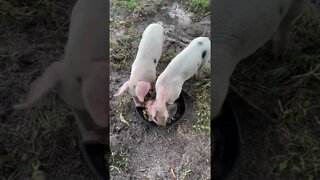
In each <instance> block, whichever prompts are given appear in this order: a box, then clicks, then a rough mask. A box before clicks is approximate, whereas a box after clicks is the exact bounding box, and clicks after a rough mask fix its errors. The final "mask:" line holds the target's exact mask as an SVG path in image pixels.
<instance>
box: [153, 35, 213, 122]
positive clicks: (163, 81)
mask: <svg viewBox="0 0 320 180" xmlns="http://www.w3.org/2000/svg"><path fill="white" fill-rule="evenodd" d="M210 52H211V50H210V40H209V38H208V37H198V38H195V39H193V40H192V41H191V42H190V44H189V45H188V46H187V47H186V48H185V49H184V50H183V51H182V52H180V53H179V54H178V55H177V56H176V57H175V58H174V59H173V60H172V61H171V62H170V63H169V65H168V66H167V67H166V69H165V70H164V71H163V72H162V73H161V74H160V76H159V77H158V79H157V81H156V85H155V88H156V94H157V95H156V99H155V101H152V100H150V101H148V102H147V110H148V113H149V115H150V116H151V118H153V120H154V121H155V122H156V123H157V125H158V126H165V125H166V123H167V120H168V117H169V113H168V109H169V111H171V109H173V108H174V102H175V101H176V100H177V99H178V98H179V95H180V93H181V90H182V85H183V84H184V82H185V81H186V80H188V79H189V78H191V77H192V76H193V75H195V74H198V76H199V75H200V71H201V70H202V68H203V67H204V66H205V65H206V64H209V62H210ZM167 104H168V109H167Z"/></svg>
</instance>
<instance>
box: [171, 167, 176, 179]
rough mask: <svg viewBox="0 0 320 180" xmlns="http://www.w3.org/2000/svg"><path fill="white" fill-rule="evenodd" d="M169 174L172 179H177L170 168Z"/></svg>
mask: <svg viewBox="0 0 320 180" xmlns="http://www.w3.org/2000/svg"><path fill="white" fill-rule="evenodd" d="M170 175H171V177H172V179H177V177H176V175H175V174H174V172H173V169H172V168H171V169H170Z"/></svg>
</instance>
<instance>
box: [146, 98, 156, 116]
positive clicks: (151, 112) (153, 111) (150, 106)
mask: <svg viewBox="0 0 320 180" xmlns="http://www.w3.org/2000/svg"><path fill="white" fill-rule="evenodd" d="M146 106H147V110H148V114H149V115H151V116H152V117H153V118H154V117H155V116H156V109H155V101H152V100H149V101H148V102H147V103H146Z"/></svg>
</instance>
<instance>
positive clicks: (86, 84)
mask: <svg viewBox="0 0 320 180" xmlns="http://www.w3.org/2000/svg"><path fill="white" fill-rule="evenodd" d="M70 19H71V20H70V27H69V36H68V41H67V44H66V47H65V54H64V56H63V58H62V60H61V61H57V62H54V63H52V64H51V65H50V66H49V67H48V68H47V69H46V70H45V71H44V73H43V74H42V75H41V76H40V77H39V78H37V79H36V80H35V81H33V82H32V84H31V87H30V89H29V91H28V94H27V98H26V100H25V101H23V102H21V103H20V104H17V105H15V106H14V107H15V108H16V109H25V108H30V107H33V106H34V105H35V104H36V103H37V102H39V100H40V99H41V98H42V97H44V96H45V95H46V94H47V93H48V92H49V91H50V90H53V89H56V90H57V91H58V93H59V95H60V97H61V98H62V99H63V101H64V102H65V103H66V104H67V105H68V106H69V107H70V108H71V109H72V110H73V112H74V113H75V116H76V120H77V123H78V126H79V128H80V132H81V135H82V138H83V141H99V142H101V143H106V141H107V138H106V137H107V135H106V132H107V130H108V112H107V107H108V103H107V94H108V91H109V87H108V66H107V47H108V44H107V42H108V36H107V32H108V31H107V26H106V22H107V20H108V16H107V7H106V2H105V1H104V0H95V1H94V2H91V1H87V0H78V1H77V2H76V4H75V5H74V7H73V10H72V14H71V18H70Z"/></svg>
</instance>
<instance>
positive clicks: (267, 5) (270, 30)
mask: <svg viewBox="0 0 320 180" xmlns="http://www.w3.org/2000/svg"><path fill="white" fill-rule="evenodd" d="M308 1H309V0H236V1H234V0H215V1H214V10H213V17H214V26H213V39H214V40H213V44H212V45H213V49H212V54H213V64H212V68H213V69H212V82H213V88H212V97H213V100H212V102H213V104H212V110H213V112H212V115H213V117H214V118H215V117H217V116H218V115H219V112H220V110H221V107H222V104H223V102H224V100H225V98H226V95H227V91H228V87H229V79H230V77H231V75H232V73H233V71H234V69H235V67H236V66H237V64H238V63H239V62H240V61H241V60H243V59H244V58H246V57H248V56H249V55H251V54H252V53H253V52H255V51H256V50H257V49H259V48H260V47H261V46H263V45H264V44H265V43H266V42H267V41H268V40H269V39H270V38H271V37H272V36H273V56H274V57H275V58H276V59H281V58H282V57H283V55H284V52H285V49H286V46H287V42H288V37H289V31H290V27H291V26H292V25H293V24H294V23H295V21H296V20H297V18H298V17H299V16H300V15H301V14H302V13H303V11H304V10H305V8H306V5H307V4H308ZM274 33H275V34H274Z"/></svg>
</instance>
